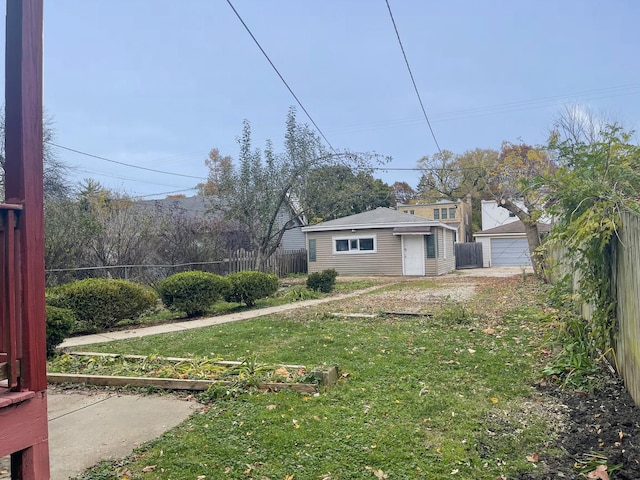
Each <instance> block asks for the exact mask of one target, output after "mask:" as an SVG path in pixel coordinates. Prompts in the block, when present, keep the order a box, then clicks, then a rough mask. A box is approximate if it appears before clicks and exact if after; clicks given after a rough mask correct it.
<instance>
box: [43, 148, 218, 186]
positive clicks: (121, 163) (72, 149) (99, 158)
mask: <svg viewBox="0 0 640 480" xmlns="http://www.w3.org/2000/svg"><path fill="white" fill-rule="evenodd" d="M46 143H47V144H49V145H51V146H52V147H56V148H61V149H63V150H68V151H69V152H73V153H77V154H80V155H84V156H86V157H91V158H97V159H98V160H104V161H105V162H110V163H116V164H118V165H124V166H125V167H131V168H137V169H139V170H146V171H147V172H155V173H164V174H165V175H173V176H175V177H184V178H195V179H196V180H206V178H205V177H196V176H194V175H185V174H184V173H175V172H166V171H164V170H156V169H155V168H147V167H140V166H138V165H132V164H130V163H125V162H119V161H117V160H111V159H110V158H105V157H100V156H98V155H93V154H92V153H87V152H83V151H81V150H76V149H74V148H69V147H64V146H62V145H58V144H57V143H53V142H46Z"/></svg>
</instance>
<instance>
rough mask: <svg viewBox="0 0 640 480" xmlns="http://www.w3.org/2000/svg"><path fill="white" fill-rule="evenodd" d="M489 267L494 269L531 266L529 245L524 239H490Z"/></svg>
mask: <svg viewBox="0 0 640 480" xmlns="http://www.w3.org/2000/svg"><path fill="white" fill-rule="evenodd" d="M491 265H492V266H494V267H519V266H522V265H531V259H530V258H529V243H528V242H527V239H526V238H492V239H491Z"/></svg>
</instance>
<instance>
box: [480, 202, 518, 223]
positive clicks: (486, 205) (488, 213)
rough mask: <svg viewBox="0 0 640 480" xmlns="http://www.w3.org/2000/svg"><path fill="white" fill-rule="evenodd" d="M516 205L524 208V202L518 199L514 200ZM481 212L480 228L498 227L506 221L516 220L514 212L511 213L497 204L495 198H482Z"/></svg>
mask: <svg viewBox="0 0 640 480" xmlns="http://www.w3.org/2000/svg"><path fill="white" fill-rule="evenodd" d="M514 203H515V204H516V205H517V206H518V207H520V208H522V209H524V208H525V207H524V203H522V202H520V201H517V200H516V201H515V202H514ZM480 205H481V212H482V230H489V229H491V228H495V227H500V226H502V225H506V224H508V223H513V222H517V221H518V217H516V215H515V213H511V212H510V211H509V210H507V209H506V208H503V207H500V206H498V202H496V201H495V200H482V201H481V202H480Z"/></svg>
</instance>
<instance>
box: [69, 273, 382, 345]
mask: <svg viewBox="0 0 640 480" xmlns="http://www.w3.org/2000/svg"><path fill="white" fill-rule="evenodd" d="M387 285H389V284H388V283H387V284H384V285H376V286H375V287H369V288H365V289H363V290H357V291H355V292H351V293H345V294H342V295H335V296H331V297H325V298H318V299H315V300H304V301H302V302H294V303H288V304H286V305H278V306H276V307H267V308H257V309H255V310H247V311H245V312H238V313H231V314H229V315H219V316H217V317H207V318H198V319H197V320H189V321H178V322H176V323H165V324H162V325H154V326H152V327H142V328H135V329H131V330H120V331H116V332H105V333H96V334H94V335H85V336H81V337H71V338H67V339H66V340H65V341H64V342H62V344H61V345H60V346H59V347H58V348H61V349H69V348H73V347H77V346H80V345H91V344H93V343H102V342H112V341H114V340H125V339H127V338H140V337H147V336H149V335H159V334H161V333H173V332H181V331H183V330H191V329H194V328H202V327H211V326H213V325H221V324H223V323H229V322H238V321H241V320H249V319H252V318H258V317H264V316H266V315H272V314H274V313H281V312H288V311H290V310H295V309H298V308H305V307H313V306H315V305H320V304H321V303H327V302H334V301H338V300H343V299H345V298H351V297H355V296H358V295H362V294H365V293H369V292H372V291H374V290H378V289H380V288H383V287H385V286H387Z"/></svg>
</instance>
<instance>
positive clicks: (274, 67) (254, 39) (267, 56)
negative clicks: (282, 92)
mask: <svg viewBox="0 0 640 480" xmlns="http://www.w3.org/2000/svg"><path fill="white" fill-rule="evenodd" d="M227 3H228V4H229V6H230V7H231V10H233V13H235V14H236V17H238V20H240V23H242V26H243V27H244V28H245V30H246V31H247V32H248V33H249V35H251V38H252V39H253V41H254V43H255V44H256V45H257V46H258V48H259V49H260V51H261V52H262V54H263V55H264V57H265V58H266V59H267V61H268V62H269V64H270V65H271V67H272V68H273V70H274V71H275V72H276V73H277V74H278V77H280V80H282V83H284V86H285V87H287V90H289V93H290V94H291V95H292V96H293V98H294V99H295V100H296V102H298V105H300V108H301V109H302V111H303V112H304V113H305V115H307V118H308V119H309V120H310V121H311V123H312V124H313V126H314V127H315V128H316V130H317V131H318V133H319V134H320V135H321V136H322V138H323V139H324V141H325V142H327V145H329V148H331V150H333V153H336V154H337V153H338V152H337V151H336V149H335V148H333V145H331V142H330V141H329V140H328V139H327V137H326V136H325V135H324V133H322V130H320V127H319V126H318V124H317V123H316V122H315V121H314V120H313V118H312V117H311V115H310V114H309V112H308V111H307V109H306V108H304V105H303V104H302V102H301V101H300V99H299V98H298V96H297V95H296V94H295V93H293V90H292V89H291V87H290V86H289V84H288V83H287V81H286V80H285V79H284V77H283V76H282V74H281V73H280V71H279V70H278V69H277V68H276V66H275V65H274V63H273V62H272V61H271V58H269V55H267V52H265V51H264V48H262V46H261V45H260V42H258V40H257V39H256V37H255V35H254V34H253V33H252V32H251V30H250V29H249V27H248V26H247V24H246V23H245V22H244V20H243V19H242V17H241V16H240V14H239V13H238V11H237V10H236V9H235V7H234V6H233V4H232V3H231V0H227Z"/></svg>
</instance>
